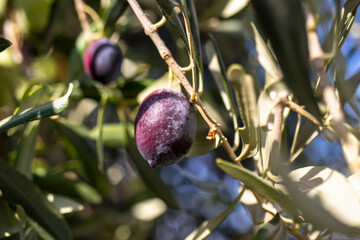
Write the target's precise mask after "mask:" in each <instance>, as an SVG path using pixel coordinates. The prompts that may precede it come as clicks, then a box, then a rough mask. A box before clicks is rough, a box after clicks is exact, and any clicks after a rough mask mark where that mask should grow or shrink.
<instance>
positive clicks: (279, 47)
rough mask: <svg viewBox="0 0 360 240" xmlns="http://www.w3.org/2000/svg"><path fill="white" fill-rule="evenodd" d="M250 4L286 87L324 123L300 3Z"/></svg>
mask: <svg viewBox="0 0 360 240" xmlns="http://www.w3.org/2000/svg"><path fill="white" fill-rule="evenodd" d="M251 3H252V6H253V8H254V10H255V13H256V19H257V22H258V24H259V25H260V27H261V29H262V30H263V31H264V32H265V33H266V35H267V36H268V37H269V40H270V43H271V46H272V48H273V50H274V53H275V55H276V58H277V60H278V62H279V65H280V67H281V70H282V72H283V74H284V80H285V82H286V84H287V85H288V86H289V88H290V89H291V90H292V91H293V93H294V95H295V97H296V99H298V100H299V101H300V103H301V104H304V105H305V107H306V109H307V110H308V111H309V112H310V113H312V114H313V115H314V116H315V117H316V118H317V119H321V113H320V110H319V107H318V105H317V102H316V100H315V97H314V94H313V89H312V87H311V82H310V65H309V51H308V42H307V33H306V28H305V19H304V16H303V10H302V5H301V2H300V1H299V0H268V1H262V0H251ZM294 29H296V30H294Z"/></svg>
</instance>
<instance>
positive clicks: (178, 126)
mask: <svg viewBox="0 0 360 240" xmlns="http://www.w3.org/2000/svg"><path fill="white" fill-rule="evenodd" d="M195 132H196V114H195V110H194V108H193V107H192V105H191V104H190V103H189V101H188V99H187V98H186V96H185V95H184V94H182V93H181V92H179V91H176V90H173V89H170V88H164V89H159V90H156V91H154V92H152V93H151V94H150V95H148V96H147V97H146V98H145V99H144V101H143V102H142V103H141V104H140V107H139V110H138V113H137V115H136V119H135V139H136V145H137V147H138V149H139V151H140V153H141V155H142V156H143V158H144V159H145V160H147V161H148V162H149V164H150V166H151V167H165V166H169V165H171V164H174V163H177V162H179V161H180V160H181V159H182V158H183V157H184V155H185V154H186V153H188V152H189V150H190V148H191V145H192V144H193V142H194V138H195Z"/></svg>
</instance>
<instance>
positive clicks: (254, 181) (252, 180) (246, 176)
mask: <svg viewBox="0 0 360 240" xmlns="http://www.w3.org/2000/svg"><path fill="white" fill-rule="evenodd" d="M216 164H217V165H218V167H219V168H221V169H222V170H223V171H224V172H226V173H227V174H229V175H230V176H232V177H233V178H235V179H237V180H239V181H241V182H242V183H243V184H244V185H245V186H246V187H247V188H249V189H250V190H252V191H254V192H256V193H257V194H259V196H261V197H264V198H266V199H267V200H269V201H271V202H275V203H277V204H279V206H280V207H282V208H283V209H284V210H286V211H287V212H289V213H290V214H291V215H292V216H293V217H295V218H297V210H296V208H295V206H294V205H293V203H292V200H290V198H289V197H288V196H286V195H285V194H284V193H283V192H281V191H280V190H279V189H276V188H275V187H273V186H271V185H270V184H269V183H267V182H265V180H264V179H262V178H260V177H258V176H256V175H255V174H254V173H252V172H250V171H249V170H247V169H245V168H241V167H239V166H236V165H235V164H233V163H230V162H227V161H224V160H221V159H218V160H216Z"/></svg>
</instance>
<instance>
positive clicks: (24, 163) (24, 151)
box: [15, 122, 39, 179]
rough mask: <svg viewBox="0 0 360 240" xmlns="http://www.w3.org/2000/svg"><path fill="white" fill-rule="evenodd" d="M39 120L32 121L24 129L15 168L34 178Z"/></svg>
mask: <svg viewBox="0 0 360 240" xmlns="http://www.w3.org/2000/svg"><path fill="white" fill-rule="evenodd" d="M38 126H39V123H38V122H30V123H29V124H28V125H27V126H26V128H25V129H24V133H23V135H22V137H21V140H20V144H19V148H18V149H17V156H16V160H15V168H16V170H18V171H19V172H21V173H22V174H24V175H25V176H26V177H28V178H29V179H31V178H32V162H33V160H34V157H35V144H36V136H37V132H38Z"/></svg>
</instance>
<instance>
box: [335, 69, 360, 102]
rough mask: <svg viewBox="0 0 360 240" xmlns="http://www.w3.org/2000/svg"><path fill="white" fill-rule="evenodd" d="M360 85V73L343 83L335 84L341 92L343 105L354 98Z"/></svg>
mask: <svg viewBox="0 0 360 240" xmlns="http://www.w3.org/2000/svg"><path fill="white" fill-rule="evenodd" d="M359 84H360V71H359V72H357V73H356V74H354V75H353V76H352V77H350V78H349V79H347V80H345V81H343V82H338V83H337V82H335V86H336V87H337V89H338V91H339V97H340V101H341V103H342V104H343V105H344V104H345V103H347V102H348V101H349V100H350V99H351V98H352V97H353V96H354V94H355V92H356V90H357V88H358V86H359Z"/></svg>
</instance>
